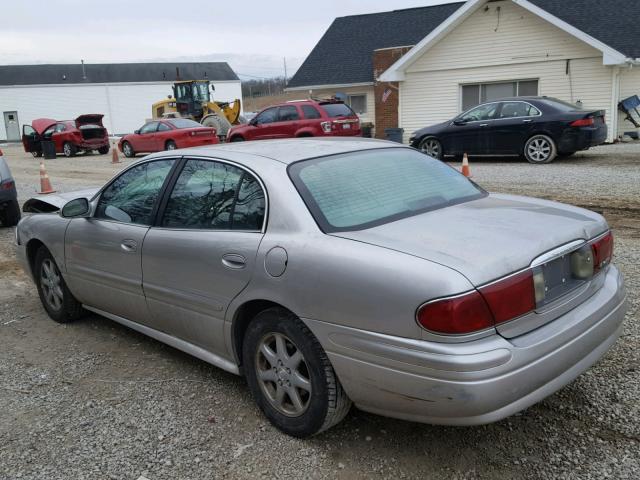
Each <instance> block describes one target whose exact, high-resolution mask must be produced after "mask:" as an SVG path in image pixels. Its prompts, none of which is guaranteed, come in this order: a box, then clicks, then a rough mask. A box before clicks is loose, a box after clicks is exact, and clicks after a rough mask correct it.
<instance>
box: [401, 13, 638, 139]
mask: <svg viewBox="0 0 640 480" xmlns="http://www.w3.org/2000/svg"><path fill="white" fill-rule="evenodd" d="M487 6H488V8H489V9H488V10H487V11H485V9H484V8H480V9H479V10H478V11H477V12H475V13H474V14H473V15H471V16H470V17H469V18H468V19H466V20H465V21H464V22H463V23H462V24H460V25H459V26H458V27H457V28H456V29H455V30H453V31H452V32H451V33H449V34H448V35H447V36H446V37H444V38H443V39H442V40H441V41H440V42H439V43H437V44H436V45H434V46H433V47H432V48H431V49H429V50H428V51H427V52H425V54H424V55H423V56H422V57H420V58H418V59H417V60H416V61H415V62H414V63H413V64H412V65H410V66H409V67H408V69H407V70H406V73H405V81H403V82H400V126H401V127H402V128H404V131H405V132H404V133H405V135H404V140H405V141H407V140H408V139H409V137H410V136H411V133H412V132H414V131H415V130H417V129H419V128H422V127H425V126H427V125H432V124H435V123H439V122H443V121H446V120H449V119H451V118H453V117H454V116H456V115H457V114H458V113H460V112H461V111H462V88H461V86H462V85H466V84H481V83H491V82H514V81H518V80H521V81H526V80H534V79H537V80H538V94H539V95H546V96H549V97H557V98H559V99H561V100H564V101H567V102H571V103H575V102H577V101H581V102H582V104H583V107H584V108H589V109H599V110H606V111H607V123H608V125H609V140H612V139H613V137H614V132H612V123H613V122H612V119H613V116H612V115H611V113H612V112H611V107H612V85H613V82H612V67H607V66H604V65H603V64H602V60H603V59H602V54H601V52H599V51H598V50H596V49H594V48H592V47H591V46H589V45H587V44H585V43H583V42H581V41H580V40H578V39H576V38H575V37H573V36H571V35H569V34H568V33H566V32H564V31H562V30H560V29H559V28H557V27H555V26H553V25H551V24H550V23H548V22H546V21H545V20H543V19H541V18H540V17H538V16H536V15H534V14H532V13H530V12H528V11H527V10H525V9H523V8H522V7H520V6H518V5H516V4H514V3H512V2H510V1H500V2H488V3H487ZM497 7H500V15H499V23H498V13H497ZM496 29H497V31H496ZM639 70H640V69H639ZM627 96H628V95H627ZM627 123H628V122H627Z"/></svg>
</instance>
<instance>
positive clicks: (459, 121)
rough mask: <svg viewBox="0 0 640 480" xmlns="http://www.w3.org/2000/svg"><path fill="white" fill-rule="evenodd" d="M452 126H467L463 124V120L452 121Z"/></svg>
mask: <svg viewBox="0 0 640 480" xmlns="http://www.w3.org/2000/svg"><path fill="white" fill-rule="evenodd" d="M453 124H454V125H458V126H462V125H466V124H467V122H465V121H464V120H463V119H461V118H456V119H455V120H454V121H453Z"/></svg>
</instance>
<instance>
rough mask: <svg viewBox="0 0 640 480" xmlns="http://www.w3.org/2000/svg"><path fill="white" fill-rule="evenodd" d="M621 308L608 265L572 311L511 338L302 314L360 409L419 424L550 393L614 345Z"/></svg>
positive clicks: (496, 410) (485, 413)
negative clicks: (386, 327) (388, 330)
mask: <svg viewBox="0 0 640 480" xmlns="http://www.w3.org/2000/svg"><path fill="white" fill-rule="evenodd" d="M625 311H626V300H625V290H624V281H623V279H622V275H621V274H620V273H619V271H618V270H617V269H616V268H615V267H614V266H611V267H610V268H609V270H608V271H607V273H606V278H605V282H604V285H603V287H602V288H601V289H600V290H598V291H597V292H596V293H595V294H594V295H593V296H592V297H591V298H589V299H588V300H587V301H585V302H584V303H582V304H581V305H579V306H578V307H576V308H574V309H573V310H571V311H570V312H568V313H566V314H565V315H563V316H561V317H560V318H558V319H556V320H554V321H553V322H551V323H549V324H547V325H544V326H542V327H540V328H538V329H536V330H533V331H531V332H528V333H526V334H524V335H521V336H519V337H516V338H513V339H509V340H507V339H505V338H503V337H501V336H499V335H497V334H496V335H492V336H490V337H487V338H483V339H480V340H476V341H472V342H465V343H458V344H442V343H435V342H427V341H421V340H411V339H407V338H399V337H391V336H388V335H381V334H376V333H372V332H366V331H362V330H356V329H352V328H345V327H340V326H336V325H330V324H326V323H324V322H319V321H315V320H305V322H306V323H307V325H308V326H309V328H310V329H311V330H312V331H313V332H314V334H315V335H316V336H317V337H318V339H319V340H320V342H321V344H322V345H323V347H324V348H325V350H326V351H327V354H328V356H329V358H330V359H331V362H332V364H333V367H334V369H335V370H336V373H337V374H338V377H339V378H340V381H341V383H342V385H343V386H344V388H345V391H346V392H347V394H348V395H349V397H350V398H351V399H352V400H353V402H354V403H355V404H356V406H358V407H359V408H360V409H362V410H366V411H370V412H373V413H377V414H380V415H385V416H389V417H395V418H401V419H405V420H412V421H418V422H424V423H433V424H445V425H479V424H485V423H491V422H494V421H497V420H500V419H502V418H505V417H508V416H510V415H512V414H514V413H516V412H518V411H520V410H523V409H525V408H527V407H529V406H531V405H533V404H534V403H536V402H538V401H540V400H542V399H543V398H545V397H547V396H549V395H551V394H552V393H554V392H555V391H557V390H558V389H560V388H562V387H563V386H564V385H566V384H568V383H569V382H571V381H572V380H574V379H575V378H576V377H577V376H578V375H580V374H581V373H582V372H584V371H585V370H586V369H587V368H589V367H590V366H591V365H592V364H593V363H595V362H596V361H597V360H598V359H599V358H600V357H602V355H604V354H605V352H606V351H607V350H608V349H609V348H610V347H611V346H612V345H613V344H614V342H615V341H616V339H617V338H618V336H619V335H620V332H621V330H622V321H623V318H624V315H625Z"/></svg>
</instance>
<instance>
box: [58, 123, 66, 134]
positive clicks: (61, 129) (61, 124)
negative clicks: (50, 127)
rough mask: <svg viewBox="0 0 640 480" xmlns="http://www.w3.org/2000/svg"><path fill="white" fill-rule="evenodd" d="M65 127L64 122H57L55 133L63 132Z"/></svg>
mask: <svg viewBox="0 0 640 480" xmlns="http://www.w3.org/2000/svg"><path fill="white" fill-rule="evenodd" d="M66 129H67V127H66V126H65V124H64V123H58V124H57V125H56V133H59V132H64V131H65V130H66Z"/></svg>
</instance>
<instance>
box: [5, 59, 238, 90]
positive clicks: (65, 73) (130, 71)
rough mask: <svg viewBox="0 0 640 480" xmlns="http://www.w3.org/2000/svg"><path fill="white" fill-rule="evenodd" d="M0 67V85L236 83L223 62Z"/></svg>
mask: <svg viewBox="0 0 640 480" xmlns="http://www.w3.org/2000/svg"><path fill="white" fill-rule="evenodd" d="M84 69H85V75H86V78H85V75H83V73H82V65H81V64H79V63H75V64H67V65H65V64H44V65H2V66H0V85H52V84H75V83H123V82H172V81H175V80H211V81H216V80H217V81H223V80H239V79H238V76H237V75H236V74H235V72H234V71H233V70H232V69H231V67H230V66H229V65H228V64H227V63H226V62H204V63H89V64H85V66H84Z"/></svg>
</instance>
